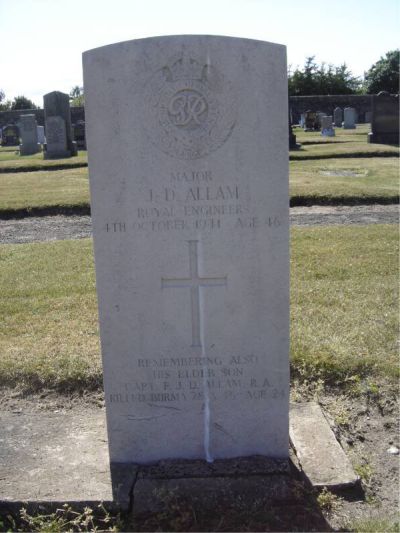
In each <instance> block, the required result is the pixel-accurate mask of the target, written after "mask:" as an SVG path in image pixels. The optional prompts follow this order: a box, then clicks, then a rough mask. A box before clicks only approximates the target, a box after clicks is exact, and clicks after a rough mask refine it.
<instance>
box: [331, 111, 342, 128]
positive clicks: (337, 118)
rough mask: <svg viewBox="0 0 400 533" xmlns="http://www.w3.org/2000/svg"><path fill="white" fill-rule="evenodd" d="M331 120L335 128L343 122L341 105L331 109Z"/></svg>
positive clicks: (339, 126)
mask: <svg viewBox="0 0 400 533" xmlns="http://www.w3.org/2000/svg"><path fill="white" fill-rule="evenodd" d="M333 122H334V125H335V126H336V128H341V127H342V122H343V109H342V108H341V107H335V109H334V111H333Z"/></svg>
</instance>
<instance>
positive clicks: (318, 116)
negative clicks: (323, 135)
mask: <svg viewBox="0 0 400 533" xmlns="http://www.w3.org/2000/svg"><path fill="white" fill-rule="evenodd" d="M325 116H326V113H324V112H323V111H317V112H316V129H317V130H318V131H319V130H320V129H321V125H322V117H325Z"/></svg>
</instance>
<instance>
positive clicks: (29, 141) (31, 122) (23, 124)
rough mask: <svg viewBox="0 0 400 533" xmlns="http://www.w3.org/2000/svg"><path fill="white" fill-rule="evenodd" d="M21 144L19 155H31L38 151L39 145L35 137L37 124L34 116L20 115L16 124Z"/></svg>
mask: <svg viewBox="0 0 400 533" xmlns="http://www.w3.org/2000/svg"><path fill="white" fill-rule="evenodd" d="M18 127H19V135H20V139H21V144H20V145H19V151H20V154H21V155H32V154H36V153H37V152H39V151H40V144H39V142H38V136H37V129H36V128H37V123H36V117H35V115H33V114H31V115H21V116H20V117H19V122H18Z"/></svg>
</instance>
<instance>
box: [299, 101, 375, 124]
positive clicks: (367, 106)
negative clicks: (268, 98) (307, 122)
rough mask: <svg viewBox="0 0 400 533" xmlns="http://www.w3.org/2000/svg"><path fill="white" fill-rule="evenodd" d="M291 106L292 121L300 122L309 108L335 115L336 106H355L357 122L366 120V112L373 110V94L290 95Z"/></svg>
mask: <svg viewBox="0 0 400 533" xmlns="http://www.w3.org/2000/svg"><path fill="white" fill-rule="evenodd" d="M289 106H290V110H291V113H292V116H291V118H292V123H293V124H298V123H299V121H300V115H301V113H305V112H306V111H308V110H309V109H310V110H311V111H322V112H323V113H326V114H327V115H332V116H333V110H334V109H335V107H341V108H342V109H344V108H345V107H354V109H355V110H356V112H357V122H361V123H364V122H365V113H366V112H367V111H371V110H372V95H371V94H363V95H357V94H339V95H332V96H326V95H320V96H318V95H316V96H290V97H289Z"/></svg>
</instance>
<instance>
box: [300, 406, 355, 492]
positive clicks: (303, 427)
mask: <svg viewBox="0 0 400 533" xmlns="http://www.w3.org/2000/svg"><path fill="white" fill-rule="evenodd" d="M290 440H291V443H292V445H293V446H294V448H295V452H296V455H297V458H298V460H299V462H300V465H301V467H302V469H303V472H304V474H305V475H306V476H307V478H308V479H309V481H310V482H311V483H312V485H313V486H314V487H327V488H343V487H346V486H352V485H355V484H356V483H357V482H358V479H359V478H358V476H357V475H356V474H355V472H354V470H353V468H352V466H351V464H350V461H349V459H348V458H347V456H346V454H345V453H344V451H343V448H342V447H341V446H340V444H339V443H338V441H337V440H336V438H335V435H334V433H333V431H332V430H331V428H330V426H329V424H328V422H327V420H326V418H325V416H324V414H323V413H322V411H321V408H320V406H319V405H318V404H316V403H313V402H310V403H305V404H302V403H298V404H296V403H295V404H291V406H290Z"/></svg>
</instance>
